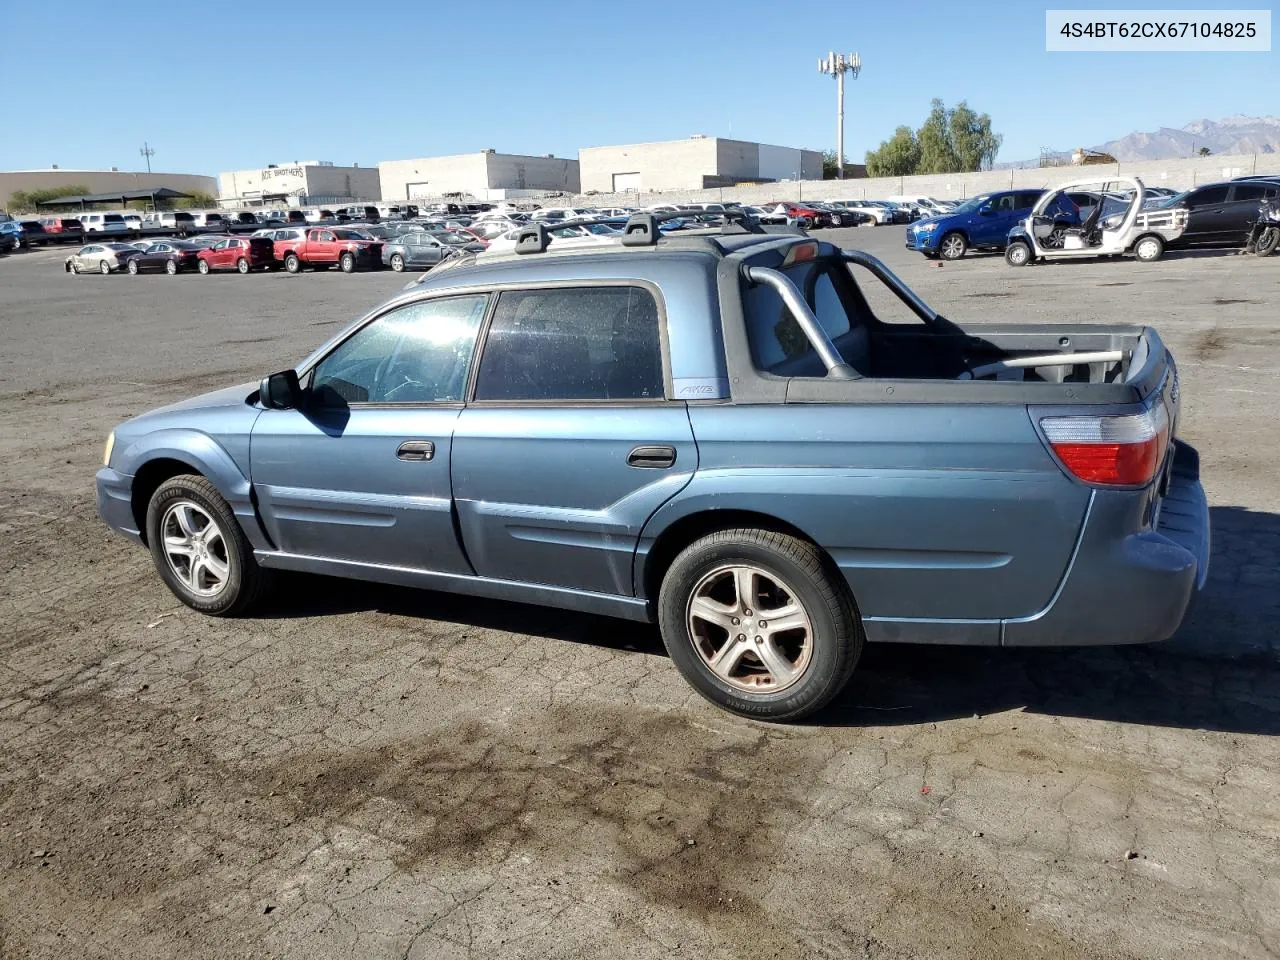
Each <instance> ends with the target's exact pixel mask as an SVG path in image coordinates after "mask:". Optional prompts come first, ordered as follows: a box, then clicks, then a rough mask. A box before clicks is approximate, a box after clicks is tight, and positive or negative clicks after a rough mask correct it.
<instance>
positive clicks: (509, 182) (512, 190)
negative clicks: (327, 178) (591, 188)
mask: <svg viewBox="0 0 1280 960" xmlns="http://www.w3.org/2000/svg"><path fill="white" fill-rule="evenodd" d="M378 174H379V176H380V177H381V179H382V199H383V200H386V201H388V202H391V203H394V202H396V201H400V200H419V199H426V198H432V197H441V196H444V195H445V194H454V193H457V194H464V195H467V196H472V197H475V198H476V199H477V200H505V199H509V198H514V197H522V196H530V195H532V194H540V193H546V192H549V191H550V192H554V191H557V190H559V191H563V192H564V193H577V192H578V191H579V190H580V189H581V182H580V180H579V177H578V161H577V160H569V159H567V158H565V157H555V156H552V155H551V154H545V155H543V156H540V157H531V156H523V155H520V154H513V153H498V152H497V151H496V150H481V151H480V152H479V153H461V154H457V155H455V156H450V157H420V158H418V159H416V160H384V161H382V162H381V163H379V164H378Z"/></svg>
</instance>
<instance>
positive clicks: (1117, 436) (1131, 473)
mask: <svg viewBox="0 0 1280 960" xmlns="http://www.w3.org/2000/svg"><path fill="white" fill-rule="evenodd" d="M1040 428H1041V429H1042V430H1043V431H1044V436H1045V439H1046V440H1048V441H1049V446H1050V447H1052V448H1053V452H1054V453H1055V454H1057V455H1058V459H1059V460H1061V461H1062V465H1063V466H1065V467H1066V468H1067V469H1068V470H1069V471H1071V473H1072V474H1074V475H1075V476H1076V477H1079V478H1080V479H1081V480H1083V481H1085V483H1095V484H1100V485H1104V486H1117V487H1140V486H1145V485H1146V484H1148V483H1150V482H1151V480H1152V478H1153V477H1154V476H1155V475H1156V471H1157V470H1158V469H1159V468H1160V464H1161V462H1162V461H1163V460H1164V455H1165V451H1166V450H1167V449H1168V446H1169V415H1168V413H1166V412H1165V408H1164V405H1163V404H1157V405H1156V406H1154V407H1151V408H1150V409H1147V410H1144V411H1142V412H1141V413H1132V414H1125V415H1123V416H1118V417H1045V418H1044V419H1042V420H1041V421H1040Z"/></svg>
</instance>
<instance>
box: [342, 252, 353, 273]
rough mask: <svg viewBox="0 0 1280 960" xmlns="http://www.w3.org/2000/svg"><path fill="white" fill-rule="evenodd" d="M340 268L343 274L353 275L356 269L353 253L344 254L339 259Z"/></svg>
mask: <svg viewBox="0 0 1280 960" xmlns="http://www.w3.org/2000/svg"><path fill="white" fill-rule="evenodd" d="M338 266H339V267H341V268H342V272H343V273H352V272H353V271H354V270H355V268H356V257H355V254H353V253H344V254H343V255H342V256H340V257H339V258H338Z"/></svg>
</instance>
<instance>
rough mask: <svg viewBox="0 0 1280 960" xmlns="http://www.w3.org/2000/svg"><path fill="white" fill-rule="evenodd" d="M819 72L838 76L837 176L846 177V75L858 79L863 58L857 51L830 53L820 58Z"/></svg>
mask: <svg viewBox="0 0 1280 960" xmlns="http://www.w3.org/2000/svg"><path fill="white" fill-rule="evenodd" d="M818 72H819V73H825V74H827V75H828V76H832V77H835V78H836V171H837V173H836V176H837V177H839V179H841V180H843V179H844V75H845V74H846V73H851V74H853V79H855V80H857V79H858V74H859V73H861V72H862V58H861V57H859V56H858V55H857V54H856V53H850V54H848V55H847V56H846V55H845V54H843V53H828V54H827V56H826V58H825V59H821V58H820V59H819V60H818Z"/></svg>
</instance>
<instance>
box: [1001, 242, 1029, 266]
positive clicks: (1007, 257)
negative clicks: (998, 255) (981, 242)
mask: <svg viewBox="0 0 1280 960" xmlns="http://www.w3.org/2000/svg"><path fill="white" fill-rule="evenodd" d="M1004 262H1005V263H1007V264H1008V265H1009V266H1011V267H1025V266H1026V265H1027V264H1028V263H1030V262H1031V247H1029V246H1028V245H1027V244H1026V243H1025V242H1024V241H1022V240H1015V241H1013V243H1011V244H1009V246H1007V247H1005V248H1004Z"/></svg>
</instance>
